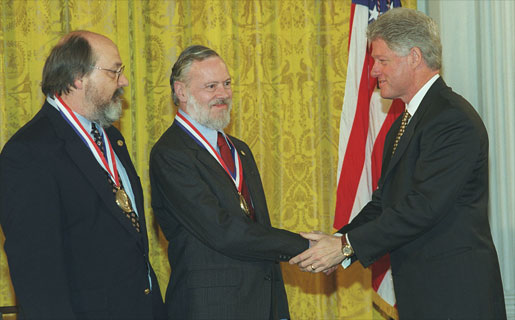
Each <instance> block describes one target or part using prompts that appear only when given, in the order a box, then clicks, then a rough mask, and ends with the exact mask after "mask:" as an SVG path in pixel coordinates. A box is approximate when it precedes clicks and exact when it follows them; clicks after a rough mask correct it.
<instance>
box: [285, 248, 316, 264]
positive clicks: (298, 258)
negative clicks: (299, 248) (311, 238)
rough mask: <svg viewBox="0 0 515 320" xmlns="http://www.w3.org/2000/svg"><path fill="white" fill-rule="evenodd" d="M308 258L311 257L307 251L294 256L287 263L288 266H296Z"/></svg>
mask: <svg viewBox="0 0 515 320" xmlns="http://www.w3.org/2000/svg"><path fill="white" fill-rule="evenodd" d="M309 257H311V253H310V251H309V249H308V250H306V251H304V252H302V253H300V254H298V255H296V256H295V257H293V258H291V259H290V261H289V263H290V264H298V263H299V262H302V261H304V260H306V259H308V258H309Z"/></svg>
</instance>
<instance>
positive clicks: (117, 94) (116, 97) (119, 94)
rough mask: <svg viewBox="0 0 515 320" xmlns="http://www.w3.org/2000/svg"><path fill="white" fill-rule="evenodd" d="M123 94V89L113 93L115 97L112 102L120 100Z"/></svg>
mask: <svg viewBox="0 0 515 320" xmlns="http://www.w3.org/2000/svg"><path fill="white" fill-rule="evenodd" d="M122 94H123V88H118V89H116V90H115V91H114V93H113V97H112V98H111V100H113V101H115V100H116V99H118V97H120V96H121V95H122Z"/></svg>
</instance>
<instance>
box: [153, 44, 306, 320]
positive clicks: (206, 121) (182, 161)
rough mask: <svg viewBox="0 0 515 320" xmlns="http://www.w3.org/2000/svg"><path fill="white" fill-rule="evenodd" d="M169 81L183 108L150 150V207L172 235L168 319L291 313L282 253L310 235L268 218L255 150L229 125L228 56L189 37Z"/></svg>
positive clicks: (267, 316) (281, 316) (287, 254)
mask: <svg viewBox="0 0 515 320" xmlns="http://www.w3.org/2000/svg"><path fill="white" fill-rule="evenodd" d="M170 84H171V87H172V94H173V101H174V103H175V105H177V106H178V107H179V108H178V112H177V116H176V117H175V121H174V123H173V124H172V125H171V126H170V128H169V129H168V130H167V131H166V132H165V133H164V134H163V136H162V137H161V138H160V139H159V141H158V142H157V143H156V145H155V146H154V148H153V149H152V152H151V155H150V181H151V186H152V207H153V208H154V213H155V215H156V218H157V221H158V222H159V224H160V225H161V228H162V230H163V232H164V234H165V236H166V238H167V239H168V241H169V247H168V258H169V261H170V266H171V268H172V273H171V277H170V282H169V285H168V289H167V293H166V299H165V304H166V307H167V309H168V317H169V319H288V318H289V317H290V315H289V311H288V302H287V299H286V292H285V289H284V283H283V279H282V274H281V269H280V266H279V262H280V261H287V260H289V258H290V257H293V256H295V255H296V254H298V253H300V252H301V251H302V250H304V249H306V248H307V247H308V241H307V240H305V239H303V238H302V237H300V236H299V235H298V234H295V233H292V232H289V231H286V230H281V229H276V228H273V227H272V226H271V223H270V217H269V215H268V209H267V205H266V200H265V194H264V191H263V186H262V184H261V178H260V176H259V172H258V168H257V166H256V162H255V161H254V157H253V155H252V152H251V151H250V149H249V147H248V146H247V145H246V144H245V143H244V142H243V141H241V140H238V139H236V138H235V137H232V136H229V135H227V134H225V133H224V131H223V129H224V128H225V127H226V126H227V125H228V124H229V122H230V111H231V104H232V100H231V99H232V91H231V76H230V75H229V71H228V70H227V66H226V65H225V63H224V61H223V60H222V58H220V56H219V55H218V54H217V53H216V52H215V51H213V50H211V49H209V48H206V47H203V46H198V45H196V46H191V47H189V48H187V49H186V50H184V51H183V52H182V53H181V55H180V56H179V58H178V60H177V62H176V63H175V65H174V66H173V69H172V75H171V78H170Z"/></svg>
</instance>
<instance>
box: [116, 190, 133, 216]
mask: <svg viewBox="0 0 515 320" xmlns="http://www.w3.org/2000/svg"><path fill="white" fill-rule="evenodd" d="M116 204H117V205H118V207H120V209H122V210H123V211H125V212H127V213H129V212H132V206H131V200H130V199H129V197H128V196H127V193H125V190H123V189H118V190H117V191H116Z"/></svg>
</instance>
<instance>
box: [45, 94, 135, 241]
mask: <svg viewBox="0 0 515 320" xmlns="http://www.w3.org/2000/svg"><path fill="white" fill-rule="evenodd" d="M43 108H44V110H45V112H46V114H47V116H48V118H49V119H50V121H51V122H52V124H53V126H54V128H55V131H56V134H57V136H58V137H59V138H60V139H62V140H63V142H64V146H65V150H66V152H67V153H68V155H69V156H70V159H71V160H72V161H73V162H75V164H76V165H77V168H79V170H81V171H82V173H83V174H84V177H85V180H86V181H88V182H89V183H90V184H91V187H92V189H93V190H95V191H96V192H97V193H98V195H99V196H100V198H101V199H102V201H103V202H104V204H105V205H106V207H107V208H108V209H109V210H108V211H109V212H110V213H111V214H112V215H113V216H114V217H115V218H116V219H117V220H118V221H119V222H120V224H121V225H122V226H123V227H124V228H125V229H127V231H128V232H129V233H131V234H133V235H134V236H138V235H139V233H138V232H136V230H135V229H134V227H133V226H132V224H131V222H130V221H129V219H127V218H126V217H125V216H124V215H123V214H122V213H121V212H120V210H121V209H120V208H119V207H118V206H117V205H116V203H115V201H114V198H113V193H112V191H111V187H110V185H109V183H108V182H107V176H106V174H105V171H104V169H102V167H100V165H99V164H98V162H97V161H96V160H95V158H94V157H93V155H92V154H91V151H90V150H89V149H88V147H87V146H86V144H85V143H84V142H83V141H82V140H81V139H80V138H79V136H78V134H77V133H76V132H75V130H74V129H73V128H72V127H71V126H70V125H69V124H68V123H67V122H66V121H65V120H64V118H63V117H62V116H61V114H60V113H59V111H57V110H56V109H55V108H54V107H52V106H51V105H50V104H48V103H47V102H45V104H44V105H43ZM131 183H132V181H131Z"/></svg>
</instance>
